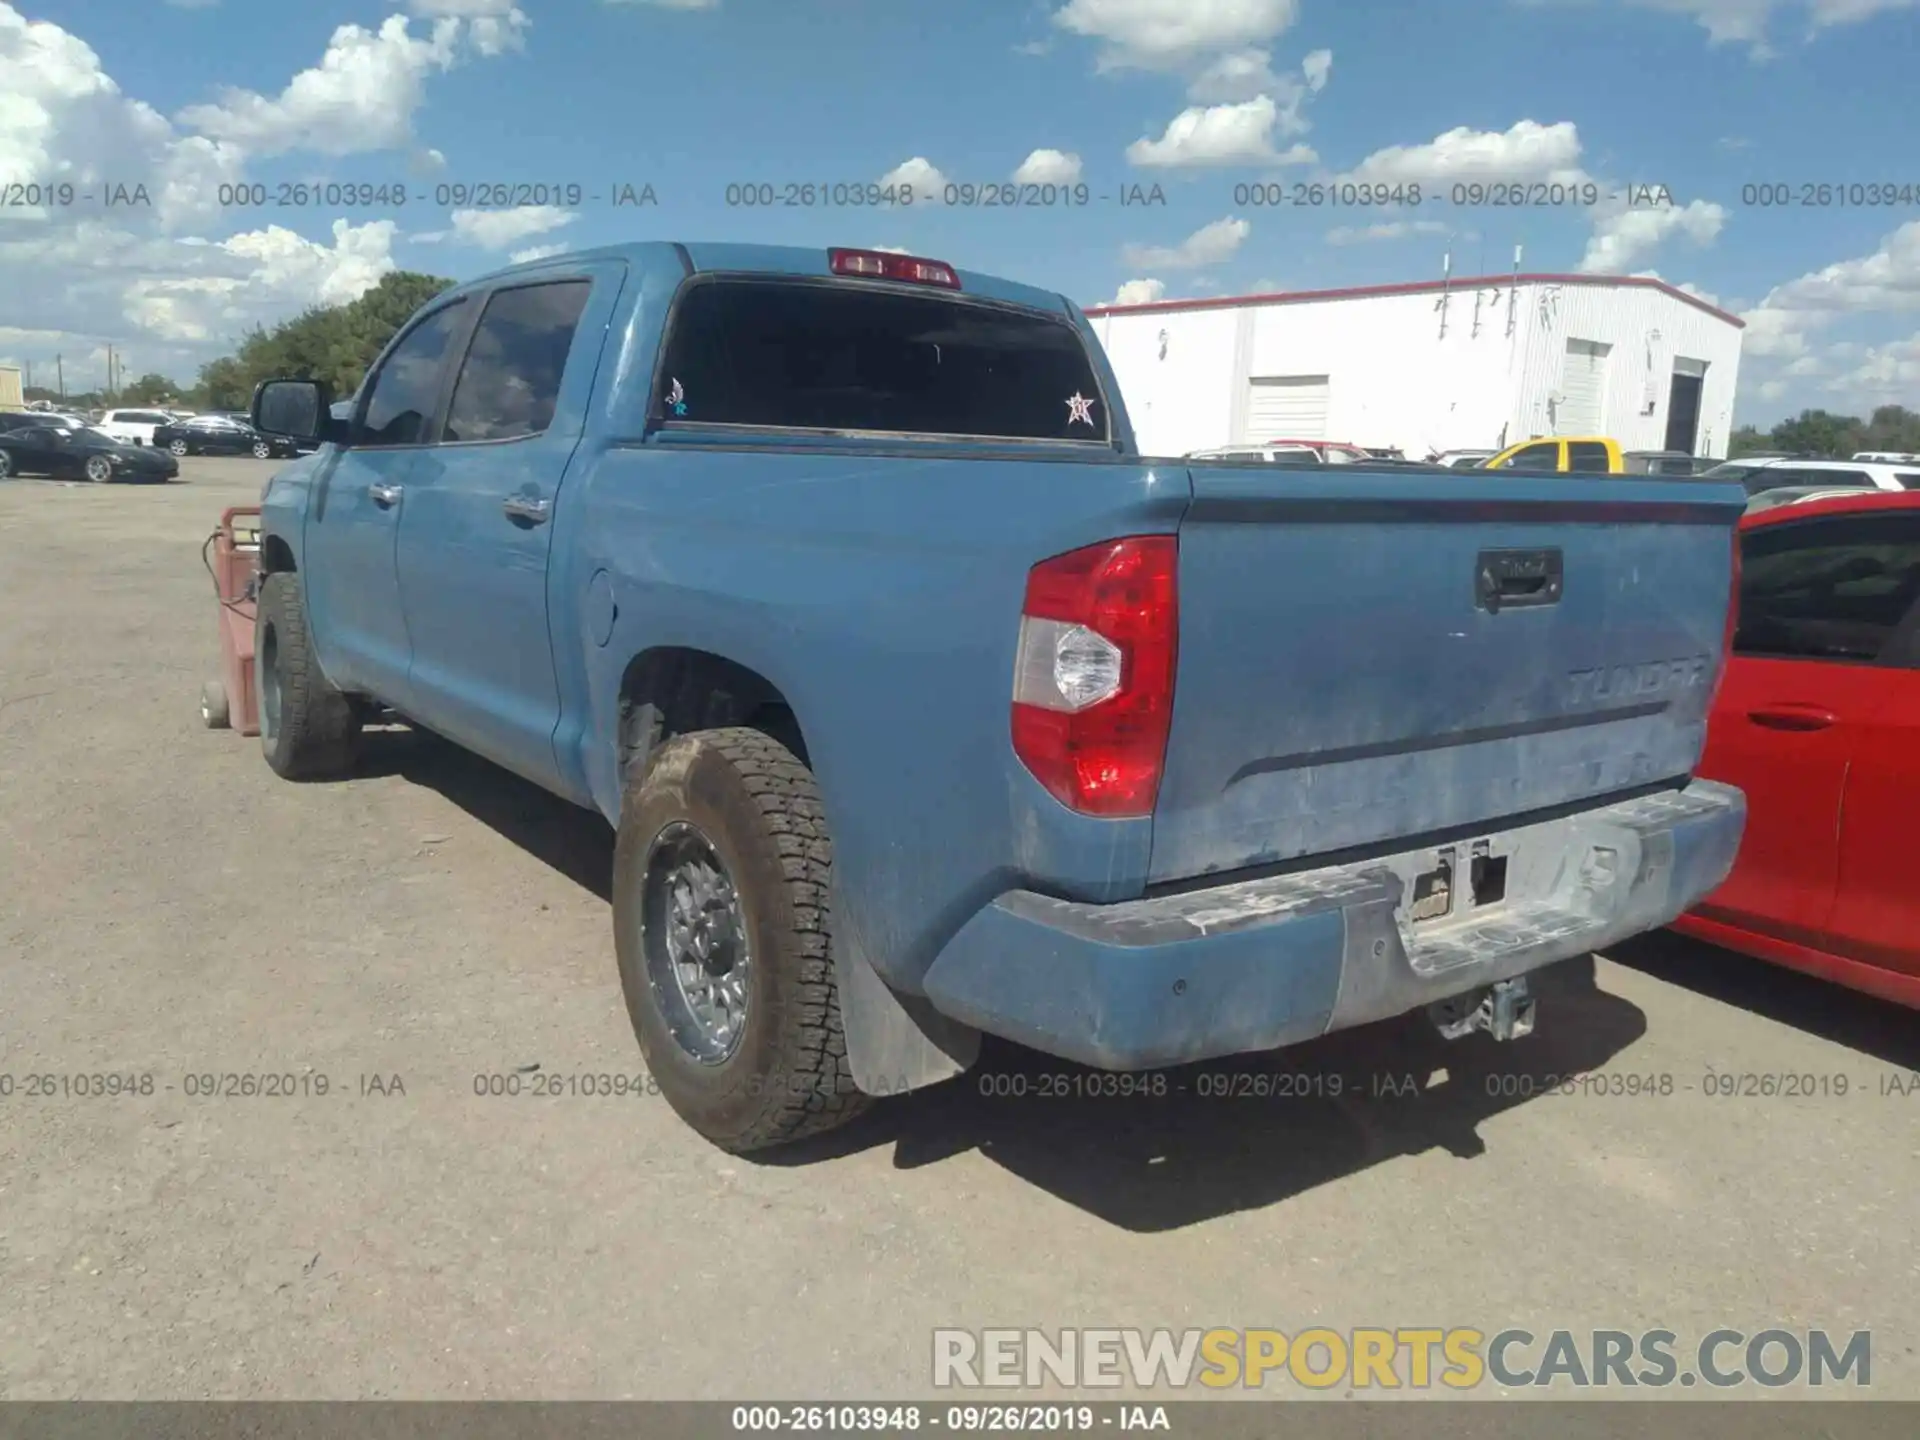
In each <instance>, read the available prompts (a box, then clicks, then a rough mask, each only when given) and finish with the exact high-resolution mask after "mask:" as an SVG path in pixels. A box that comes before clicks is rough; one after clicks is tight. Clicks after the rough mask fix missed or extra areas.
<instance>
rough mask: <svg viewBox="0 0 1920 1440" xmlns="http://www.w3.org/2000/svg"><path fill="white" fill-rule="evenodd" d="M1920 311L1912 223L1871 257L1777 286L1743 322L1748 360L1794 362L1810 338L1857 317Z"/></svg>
mask: <svg viewBox="0 0 1920 1440" xmlns="http://www.w3.org/2000/svg"><path fill="white" fill-rule="evenodd" d="M1910 310H1920V220H1910V221H1908V222H1907V223H1906V224H1905V225H1902V226H1901V227H1900V228H1899V229H1898V230H1895V231H1894V232H1893V233H1892V234H1891V235H1889V236H1887V238H1886V239H1885V240H1883V241H1881V242H1880V248H1879V249H1877V250H1875V251H1874V252H1873V253H1872V254H1871V255H1862V256H1860V257H1858V258H1856V259H1853V260H1841V261H1838V262H1837V263H1835V264H1832V265H1828V266H1825V267H1824V268H1822V269H1819V270H1814V271H1811V272H1809V273H1807V274H1805V275H1802V276H1800V277H1799V278H1798V279H1796V280H1789V281H1788V282H1787V283H1786V284H1784V285H1777V286H1775V287H1774V288H1773V289H1772V290H1771V291H1769V292H1768V293H1767V294H1766V295H1765V296H1764V297H1762V299H1761V301H1760V303H1759V304H1758V305H1757V306H1755V307H1754V308H1753V309H1751V310H1749V311H1747V313H1746V314H1745V315H1743V316H1741V317H1740V318H1741V319H1743V320H1745V321H1746V322H1747V331H1746V335H1745V337H1744V341H1743V348H1744V350H1745V351H1746V353H1747V354H1749V355H1756V356H1771V357H1781V358H1792V357H1794V356H1798V355H1801V354H1804V353H1805V352H1806V349H1807V342H1808V340H1809V338H1810V337H1811V336H1812V335H1813V334H1814V333H1816V332H1818V331H1820V330H1822V329H1825V328H1826V327H1827V326H1829V325H1832V324H1834V323H1835V322H1836V321H1839V320H1842V319H1844V318H1846V317H1848V316H1853V315H1872V314H1881V313H1885V312H1889V311H1910Z"/></svg>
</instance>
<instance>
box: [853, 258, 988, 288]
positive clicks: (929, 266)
mask: <svg viewBox="0 0 1920 1440" xmlns="http://www.w3.org/2000/svg"><path fill="white" fill-rule="evenodd" d="M827 265H828V268H830V269H831V270H832V271H833V273H834V274H836V275H865V276H868V277H870V278H872V279H875V280H904V281H906V282H907V283H908V284H910V285H944V286H946V287H947V289H949V290H958V289H959V288H960V277H959V276H958V275H956V274H954V271H953V267H952V266H951V265H948V264H945V263H944V262H942V261H939V260H922V259H921V258H920V257H919V256H917V255H895V254H894V253H893V252H892V251H890V250H829V251H828V252H827Z"/></svg>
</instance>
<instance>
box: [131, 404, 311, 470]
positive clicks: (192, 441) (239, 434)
mask: <svg viewBox="0 0 1920 1440" xmlns="http://www.w3.org/2000/svg"><path fill="white" fill-rule="evenodd" d="M153 443H154V445H155V446H156V447H157V448H159V449H162V450H167V451H171V452H172V453H173V454H175V455H252V456H254V457H255V458H256V459H260V460H273V459H286V458H290V457H291V456H293V455H294V454H296V453H297V451H296V450H295V448H294V444H293V442H292V441H291V440H288V439H286V438H285V437H284V436H278V435H262V434H261V433H260V432H259V431H258V430H256V429H254V428H253V426H251V425H249V424H248V423H247V422H246V421H244V420H234V419H231V418H230V417H228V416H226V415H195V416H194V417H192V418H191V419H189V420H177V421H175V422H174V423H173V424H171V425H161V426H157V427H156V428H155V429H154V432H153Z"/></svg>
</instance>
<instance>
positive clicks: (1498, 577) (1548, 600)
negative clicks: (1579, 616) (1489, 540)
mask: <svg viewBox="0 0 1920 1440" xmlns="http://www.w3.org/2000/svg"><path fill="white" fill-rule="evenodd" d="M1565 585H1566V562H1565V560H1564V558H1563V557H1562V555H1561V553H1560V551H1558V550H1482V551H1481V552H1480V557H1479V559H1478V560H1476V561H1475V562H1474V567H1473V603H1474V605H1475V606H1476V607H1477V608H1478V609H1481V610H1485V611H1486V612H1487V613H1488V614H1489V615H1497V614H1499V613H1500V612H1501V611H1502V610H1520V609H1524V608H1526V607H1527V606H1530V605H1558V604H1559V603H1560V592H1561V590H1562V589H1564V588H1565Z"/></svg>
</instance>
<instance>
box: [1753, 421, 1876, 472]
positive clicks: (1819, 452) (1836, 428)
mask: <svg viewBox="0 0 1920 1440" xmlns="http://www.w3.org/2000/svg"><path fill="white" fill-rule="evenodd" d="M1865 438H1866V427H1865V426H1864V425H1862V424H1861V423H1860V422H1859V421H1858V420H1856V419H1855V418H1854V417H1853V416H1851V415H1835V414H1832V413H1831V412H1829V411H1826V410H1802V411H1801V412H1800V413H1799V414H1798V415H1796V416H1795V417H1794V418H1793V419H1791V420H1782V421H1781V422H1780V423H1779V424H1778V425H1776V426H1774V427H1773V447H1772V448H1774V449H1776V450H1784V451H1786V452H1787V453H1788V454H1789V455H1804V456H1806V457H1807V458H1809V459H1814V460H1844V459H1846V458H1847V457H1848V456H1849V455H1851V454H1853V453H1854V452H1855V451H1856V450H1864V449H1866V448H1867V447H1866V446H1865V445H1864V444H1863V443H1862V441H1864V440H1865Z"/></svg>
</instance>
